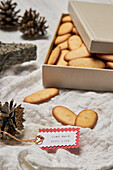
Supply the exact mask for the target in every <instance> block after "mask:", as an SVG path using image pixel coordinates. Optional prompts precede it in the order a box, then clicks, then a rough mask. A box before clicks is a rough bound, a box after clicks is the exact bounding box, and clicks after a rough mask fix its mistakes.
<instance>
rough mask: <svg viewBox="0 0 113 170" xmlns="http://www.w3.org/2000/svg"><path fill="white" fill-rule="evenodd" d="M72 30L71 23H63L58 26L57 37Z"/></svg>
mask: <svg viewBox="0 0 113 170" xmlns="http://www.w3.org/2000/svg"><path fill="white" fill-rule="evenodd" d="M72 29H73V24H72V23H71V22H65V23H63V24H61V25H60V27H59V30H58V35H64V34H68V33H71V31H72Z"/></svg>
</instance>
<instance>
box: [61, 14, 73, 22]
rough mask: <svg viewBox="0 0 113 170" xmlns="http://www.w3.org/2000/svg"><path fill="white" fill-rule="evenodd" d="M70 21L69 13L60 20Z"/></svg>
mask: <svg viewBox="0 0 113 170" xmlns="http://www.w3.org/2000/svg"><path fill="white" fill-rule="evenodd" d="M71 21H72V19H71V17H70V15H67V16H64V17H62V22H71Z"/></svg>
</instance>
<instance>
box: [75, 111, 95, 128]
mask: <svg viewBox="0 0 113 170" xmlns="http://www.w3.org/2000/svg"><path fill="white" fill-rule="evenodd" d="M97 120H98V115H97V113H96V112H95V111H93V110H91V109H87V110H83V111H81V112H80V113H79V114H78V116H77V118H76V120H75V125H76V126H80V127H83V128H91V129H93V128H94V126H95V125H96V122H97Z"/></svg>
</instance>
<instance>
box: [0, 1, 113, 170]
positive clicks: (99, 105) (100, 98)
mask: <svg viewBox="0 0 113 170" xmlns="http://www.w3.org/2000/svg"><path fill="white" fill-rule="evenodd" d="M16 1H17V0H16ZM89 1H91V0H89ZM94 2H98V0H95V1H94ZM100 2H105V3H113V0H102V1H101V0H100ZM17 3H18V9H19V8H21V14H23V13H24V11H25V9H29V8H30V7H31V8H32V9H36V10H37V12H40V15H41V16H45V17H46V19H47V23H48V25H49V29H48V38H47V39H40V40H34V41H28V40H24V39H22V37H21V35H22V34H21V32H19V31H14V32H6V31H1V30H0V40H1V41H2V42H16V43H19V42H22V43H34V44H36V45H37V48H38V50H37V60H36V61H30V62H26V63H24V64H21V65H17V66H15V67H11V68H10V69H8V70H6V71H4V72H3V73H2V75H1V79H0V101H1V102H2V103H4V102H5V101H10V100H11V99H12V98H13V99H14V101H15V102H16V103H17V104H22V106H23V107H24V108H25V114H24V118H25V119H26V121H25V123H24V126H25V130H24V132H23V139H31V138H35V136H36V134H37V132H38V128H39V127H46V126H49V127H56V126H62V125H61V124H60V123H58V122H57V121H56V120H55V119H54V117H53V116H52V108H53V107H55V106H58V105H62V106H65V107H68V108H69V109H70V110H72V111H73V112H75V113H78V112H79V111H80V110H83V109H93V110H95V111H96V112H97V113H98V117H99V119H98V122H97V125H96V126H95V128H94V129H93V130H91V129H88V128H86V129H83V128H81V130H80V139H79V148H77V149H70V150H69V151H67V150H64V149H58V150H56V152H55V153H48V152H46V151H43V150H41V149H40V148H39V147H38V146H36V145H35V144H32V143H31V144H30V143H24V144H0V169H1V170H6V169H8V170H14V169H23V170H28V169H30V170H31V169H40V170H42V169H43V170H50V169H51V168H53V169H54V170H60V169H63V170H64V169H66V170H69V169H74V170H75V169H77V170H83V169H84V170H96V169H102V170H106V169H113V110H112V109H113V93H110V92H93V91H82V90H67V89H59V90H60V95H58V96H56V97H54V98H52V99H51V100H49V101H48V102H45V103H42V104H39V105H34V104H29V103H24V102H23V99H24V98H25V97H26V96H27V95H29V94H32V93H33V92H36V91H38V90H41V89H44V87H43V85H42V64H43V63H44V60H45V57H46V54H47V51H48V49H49V46H50V43H51V41H52V38H53V36H54V33H55V30H56V27H57V24H58V22H59V18H60V16H61V13H67V12H68V10H67V6H68V0H56V1H55V0H29V1H28V0H24V1H23V0H19V1H17Z"/></svg>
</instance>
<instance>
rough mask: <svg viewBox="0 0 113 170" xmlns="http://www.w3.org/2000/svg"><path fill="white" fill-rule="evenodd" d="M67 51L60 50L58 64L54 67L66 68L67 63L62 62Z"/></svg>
mask: <svg viewBox="0 0 113 170" xmlns="http://www.w3.org/2000/svg"><path fill="white" fill-rule="evenodd" d="M68 52H69V50H62V51H61V54H60V56H59V59H58V62H57V63H56V65H58V66H67V65H68V62H67V61H65V60H64V56H65V55H66V53H68Z"/></svg>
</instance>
